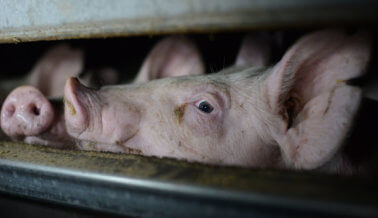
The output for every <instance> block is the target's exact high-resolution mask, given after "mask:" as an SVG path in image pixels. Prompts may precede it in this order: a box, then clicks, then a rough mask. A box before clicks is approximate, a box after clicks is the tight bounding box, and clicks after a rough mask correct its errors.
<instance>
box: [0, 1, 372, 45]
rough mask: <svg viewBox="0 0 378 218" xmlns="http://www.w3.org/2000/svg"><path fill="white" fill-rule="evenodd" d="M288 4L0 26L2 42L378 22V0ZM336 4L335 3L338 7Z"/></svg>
mask: <svg viewBox="0 0 378 218" xmlns="http://www.w3.org/2000/svg"><path fill="white" fill-rule="evenodd" d="M336 6H337V7H340V8H338V9H335V8H333V7H332V6H331V5H330V7H326V8H289V9H282V10H277V11H275V10H268V9H267V10H266V11H254V10H247V11H240V10H239V11H230V12H228V13H223V14H210V13H209V14H192V15H184V16H177V17H158V18H140V19H119V20H111V21H103V22H97V23H93V22H88V23H73V24H66V25H59V26H41V27H24V28H16V29H11V28H10V29H2V30H0V43H20V42H30V41H39V40H63V39H82V38H108V37H120V36H136V35H156V34H169V33H188V32H190V33H213V32H219V31H222V32H224V31H251V30H259V29H265V30H266V29H279V28H298V27H302V28H313V27H319V26H330V25H331V26H332V25H343V26H350V25H364V26H369V25H370V26H372V25H376V24H377V23H378V16H377V14H376V9H378V3H377V4H372V5H371V7H369V6H370V5H366V4H365V5H362V7H361V8H354V10H353V11H351V9H352V8H350V6H348V7H345V8H343V7H341V6H338V5H336ZM336 6H335V7H336Z"/></svg>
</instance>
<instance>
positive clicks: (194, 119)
mask: <svg viewBox="0 0 378 218" xmlns="http://www.w3.org/2000/svg"><path fill="white" fill-rule="evenodd" d="M261 72H262V69H261V68H258V69H256V68H252V69H248V70H246V71H245V72H242V73H237V74H231V73H229V74H215V75H209V76H199V77H196V76H194V77H177V78H167V79H163V80H158V81H156V82H150V83H147V84H142V85H128V86H116V87H112V86H109V87H104V88H102V89H100V90H99V91H94V90H90V89H87V88H85V87H83V86H81V85H80V84H79V83H78V82H77V81H76V80H74V79H71V80H70V81H68V83H67V85H66V95H65V98H66V110H65V111H66V114H65V117H66V120H67V129H68V131H69V133H70V134H71V135H72V136H74V137H75V138H78V139H80V140H81V146H82V147H83V148H84V149H88V150H106V151H117V152H129V151H132V152H136V153H142V154H144V155H155V156H159V157H162V156H166V157H176V158H183V159H187V160H195V161H201V162H207V163H214V164H239V163H241V162H242V163H245V164H246V165H256V164H257V163H259V164H260V165H264V166H265V165H271V164H272V162H276V161H278V158H279V148H278V147H277V146H274V145H273V143H272V141H270V140H271V139H269V138H268V137H267V134H266V133H267V131H268V129H267V126H266V124H265V123H264V121H263V120H262V118H263V117H266V116H269V115H268V114H263V115H262V114H261V113H264V111H266V108H264V107H265V104H262V103H261V101H262V100H263V99H261V97H260V96H259V95H258V93H260V91H261V90H260V89H261V88H262V87H261V86H260V85H259V81H260V80H261V79H260V78H259V77H263V76H264V75H261V74H260V73H261ZM251 75H252V76H251ZM231 81H232V82H231ZM245 93H248V94H245ZM230 145H232V146H230ZM251 145H252V146H251ZM270 145H272V146H270ZM251 154H252V156H251ZM267 156H269V157H274V158H269V159H268V158H266V157H267Z"/></svg>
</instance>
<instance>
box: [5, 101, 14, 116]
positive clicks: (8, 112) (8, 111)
mask: <svg viewBox="0 0 378 218" xmlns="http://www.w3.org/2000/svg"><path fill="white" fill-rule="evenodd" d="M14 112H16V107H15V106H14V105H13V104H10V105H8V106H7V107H6V108H5V113H6V115H7V117H12V116H13V114H14Z"/></svg>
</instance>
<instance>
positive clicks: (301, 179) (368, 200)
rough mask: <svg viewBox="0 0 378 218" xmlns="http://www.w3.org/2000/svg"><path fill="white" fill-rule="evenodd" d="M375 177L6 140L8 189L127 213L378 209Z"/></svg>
mask: <svg viewBox="0 0 378 218" xmlns="http://www.w3.org/2000/svg"><path fill="white" fill-rule="evenodd" d="M376 184H377V182H376V179H375V178H370V179H368V178H358V177H355V178H353V177H337V176H330V175H317V174H313V173H308V172H307V173H306V172H289V171H274V170H257V169H245V168H235V167H214V166H207V165H201V164H197V163H187V162H183V161H175V160H171V159H158V158H146V157H142V156H136V155H124V154H111V153H96V152H85V151H64V150H57V149H52V148H46V147H40V146H32V145H27V144H22V143H11V142H2V143H0V191H1V192H6V193H9V194H13V195H21V196H24V197H28V198H34V199H42V200H44V201H51V202H55V203H60V204H65V205H71V206H78V207H83V208H89V209H94V210H99V211H104V212H112V213H117V214H122V215H137V216H153V217H159V216H162V217H166V216H176V217H178V216H180V217H197V216H204V217H215V216H222V217H225V216H238V217H249V216H252V215H259V216H267V215H269V216H271V215H282V214H285V215H287V216H289V215H290V216H291V215H304V214H309V213H311V214H313V215H314V214H315V215H317V216H321V215H334V216H336V215H339V216H344V215H356V216H357V215H359V216H371V215H375V216H377V215H378V195H377V193H378V191H377V190H378V188H377V187H376Z"/></svg>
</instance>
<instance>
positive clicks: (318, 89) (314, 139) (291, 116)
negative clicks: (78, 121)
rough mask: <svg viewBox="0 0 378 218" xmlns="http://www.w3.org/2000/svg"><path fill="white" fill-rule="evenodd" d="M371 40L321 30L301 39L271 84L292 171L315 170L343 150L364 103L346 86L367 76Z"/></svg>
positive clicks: (276, 127) (275, 129)
mask: <svg viewBox="0 0 378 218" xmlns="http://www.w3.org/2000/svg"><path fill="white" fill-rule="evenodd" d="M370 47H371V37H370V35H369V34H367V33H355V34H352V35H348V34H346V33H344V32H342V31H336V30H335V31H333V30H326V31H319V32H315V33H313V34H310V35H307V36H305V37H303V38H301V39H300V40H299V41H298V42H297V43H295V44H294V46H293V47H291V49H290V50H289V51H288V52H287V53H286V54H285V55H284V57H283V59H282V60H281V61H280V62H279V63H278V64H277V65H276V66H275V67H274V68H273V69H272V72H271V74H270V75H269V76H268V78H267V80H266V84H265V90H266V93H267V95H266V96H267V99H268V101H269V103H268V105H269V108H270V110H271V111H272V112H273V114H275V117H276V118H275V121H274V122H276V123H274V124H271V127H270V128H271V131H272V134H273V138H275V140H276V141H277V143H278V144H279V146H280V147H281V151H282V153H283V157H284V160H285V161H286V163H287V165H288V167H290V168H299V169H314V168H316V167H319V166H321V165H323V164H325V163H326V162H327V161H329V160H330V159H331V158H332V157H333V156H334V155H335V153H336V152H338V151H339V150H340V148H341V147H342V146H341V145H342V144H343V140H344V139H345V137H346V136H347V133H348V131H349V129H350V127H351V125H352V122H353V118H354V116H355V114H356V112H357V109H358V107H359V104H360V100H361V91H360V89H359V88H357V87H352V86H348V85H346V83H345V82H346V81H347V80H349V79H351V78H355V77H358V76H360V75H362V74H363V73H364V70H365V68H366V66H367V63H368V61H369V58H370Z"/></svg>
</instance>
